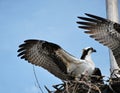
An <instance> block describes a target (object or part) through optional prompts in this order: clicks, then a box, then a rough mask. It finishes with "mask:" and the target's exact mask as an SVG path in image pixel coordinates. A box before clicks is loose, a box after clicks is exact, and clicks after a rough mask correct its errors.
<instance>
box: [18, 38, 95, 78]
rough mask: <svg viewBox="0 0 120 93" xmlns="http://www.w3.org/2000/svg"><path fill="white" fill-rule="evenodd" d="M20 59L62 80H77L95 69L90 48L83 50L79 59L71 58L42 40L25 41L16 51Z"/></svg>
mask: <svg viewBox="0 0 120 93" xmlns="http://www.w3.org/2000/svg"><path fill="white" fill-rule="evenodd" d="M18 52H19V54H18V56H20V57H21V58H22V59H25V60H27V61H28V62H29V63H32V64H34V65H37V66H41V67H43V68H44V69H46V70H48V71H49V72H50V73H52V74H53V75H55V76H56V77H58V78H60V79H62V80H70V79H73V78H74V79H78V78H80V77H81V74H87V75H91V74H92V73H93V71H94V69H95V65H94V62H93V61H92V59H91V53H92V52H96V50H95V49H93V48H92V47H88V48H85V49H83V53H82V56H81V59H77V58H76V57H74V56H72V55H71V54H69V53H68V52H66V51H65V50H64V49H62V48H61V47H60V46H59V45H57V44H54V43H51V42H48V41H44V40H26V41H24V43H23V44H21V45H20V46H19V50H18Z"/></svg>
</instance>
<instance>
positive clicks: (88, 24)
mask: <svg viewBox="0 0 120 93" xmlns="http://www.w3.org/2000/svg"><path fill="white" fill-rule="evenodd" d="M86 15H87V16H88V17H78V18H79V19H81V20H82V21H79V22H77V23H78V24H80V25H81V26H79V28H83V29H86V30H87V31H85V33H87V34H90V37H91V38H94V39H95V40H96V41H98V42H100V43H102V44H103V45H105V46H107V47H109V48H110V49H111V50H112V51H113V54H114V56H115V59H116V61H117V64H118V66H119V67H120V24H118V23H115V22H112V21H110V20H108V19H105V18H102V17H98V16H95V15H91V14H86Z"/></svg>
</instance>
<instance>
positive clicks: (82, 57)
mask: <svg viewBox="0 0 120 93" xmlns="http://www.w3.org/2000/svg"><path fill="white" fill-rule="evenodd" d="M93 52H96V50H95V49H94V48H92V47H86V48H84V49H83V52H82V56H81V59H85V57H86V56H87V55H90V54H91V53H93Z"/></svg>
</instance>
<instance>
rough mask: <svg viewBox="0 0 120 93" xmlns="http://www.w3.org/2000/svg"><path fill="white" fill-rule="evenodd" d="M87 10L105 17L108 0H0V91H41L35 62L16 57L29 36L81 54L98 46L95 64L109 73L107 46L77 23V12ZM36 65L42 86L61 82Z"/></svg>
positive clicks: (78, 14) (33, 92) (81, 14)
mask: <svg viewBox="0 0 120 93" xmlns="http://www.w3.org/2000/svg"><path fill="white" fill-rule="evenodd" d="M119 3H120V2H119ZM84 13H91V14H95V15H99V16H102V17H106V8H105V0H92V1H88V0H59V1H58V0H0V31H1V34H0V41H1V46H0V47H1V48H0V57H1V58H0V92H1V93H40V91H39V90H38V88H37V87H36V86H35V83H36V81H35V78H34V74H33V68H32V65H31V64H29V63H28V62H27V61H24V60H21V59H20V58H18V57H17V54H18V53H17V50H18V46H19V45H20V44H21V43H23V41H24V40H26V39H42V40H47V41H51V42H54V43H57V44H59V45H60V46H61V47H62V48H64V49H65V50H67V51H68V52H69V53H71V54H72V55H74V56H76V57H78V58H79V57H80V55H81V52H82V51H81V50H82V49H83V48H84V47H88V46H92V47H94V48H95V49H96V50H97V53H94V54H93V55H92V57H93V60H94V62H95V64H96V66H97V67H99V68H100V69H101V70H102V73H103V75H105V76H109V56H108V49H107V48H106V47H104V46H102V45H101V44H99V43H98V42H96V41H94V40H93V39H91V38H89V37H88V35H86V34H84V33H83V31H84V30H82V29H79V28H78V27H77V26H78V25H77V24H76V21H78V18H77V16H84ZM35 69H36V73H37V77H38V80H39V83H40V85H41V87H42V88H43V89H44V85H47V87H48V88H49V89H52V87H51V86H52V85H54V84H59V83H61V80H59V79H58V78H56V77H55V76H53V75H52V74H50V73H48V72H47V71H46V70H44V69H42V68H40V67H35ZM44 91H45V90H44Z"/></svg>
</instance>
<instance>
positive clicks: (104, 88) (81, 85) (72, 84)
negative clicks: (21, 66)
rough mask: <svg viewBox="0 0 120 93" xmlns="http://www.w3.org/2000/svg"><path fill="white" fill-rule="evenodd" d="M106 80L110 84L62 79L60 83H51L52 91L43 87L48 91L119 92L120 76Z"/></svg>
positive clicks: (64, 92) (54, 92) (57, 92)
mask: <svg viewBox="0 0 120 93" xmlns="http://www.w3.org/2000/svg"><path fill="white" fill-rule="evenodd" d="M111 80H112V81H111ZM108 81H109V84H110V85H108V84H105V83H103V82H91V81H90V80H80V81H63V83H62V84H57V85H53V87H54V89H55V90H54V91H50V90H49V89H48V88H47V87H45V88H46V89H47V91H48V93H120V78H119V79H110V80H108Z"/></svg>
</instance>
